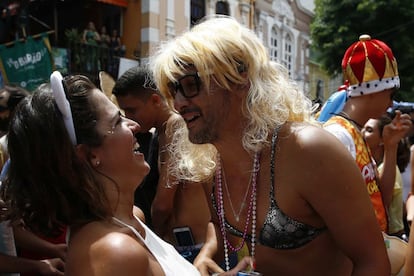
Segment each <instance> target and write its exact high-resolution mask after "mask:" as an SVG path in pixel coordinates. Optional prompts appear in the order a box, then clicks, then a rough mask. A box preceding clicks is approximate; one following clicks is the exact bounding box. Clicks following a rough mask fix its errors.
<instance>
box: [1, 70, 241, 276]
mask: <svg viewBox="0 0 414 276" xmlns="http://www.w3.org/2000/svg"><path fill="white" fill-rule="evenodd" d="M50 86H51V88H52V89H50ZM50 86H49V85H42V86H41V87H39V89H38V90H37V91H36V92H35V93H34V94H33V95H31V96H29V97H27V98H26V99H25V100H23V101H22V102H21V104H20V105H19V107H18V108H17V110H16V112H15V116H14V117H13V119H12V121H11V128H10V129H11V130H10V133H9V144H8V146H9V149H10V159H11V163H10V170H9V173H8V175H7V177H6V181H5V183H4V191H3V192H4V194H3V195H4V198H5V201H6V203H7V204H8V206H9V207H10V213H9V218H10V219H11V220H12V221H19V220H22V221H23V222H24V223H25V224H26V226H27V227H29V228H30V229H35V230H39V231H41V232H44V233H53V231H54V230H55V229H57V228H58V227H59V226H60V225H62V224H63V225H69V226H70V229H71V232H70V237H69V247H68V256H67V260H66V266H65V275H69V276H70V275H77V276H82V275H88V276H90V275H137V273H139V274H140V275H199V272H198V271H197V269H196V268H195V267H194V266H192V265H191V264H190V263H189V262H188V261H186V260H185V259H184V258H183V257H181V256H180V255H179V254H178V253H177V252H176V251H175V249H174V247H172V246H171V245H169V244H167V243H165V242H164V241H162V240H161V239H160V238H159V237H158V236H156V235H155V234H154V233H153V232H152V231H151V230H150V229H149V228H148V227H146V226H145V224H144V223H143V213H142V212H141V211H140V210H139V209H138V208H136V207H134V191H135V190H136V188H137V186H138V185H139V183H141V181H142V180H143V178H144V177H145V176H146V175H147V173H148V172H149V166H148V164H147V163H146V162H145V160H144V156H143V154H142V153H141V152H139V145H138V144H137V142H136V138H135V134H136V133H137V132H138V131H139V129H140V126H139V125H138V124H137V123H135V122H134V121H131V120H129V119H126V118H125V117H123V116H122V115H121V113H120V111H119V109H118V107H117V106H116V105H114V104H113V103H112V102H111V101H110V100H109V99H108V98H107V97H106V96H105V94H104V93H102V92H101V91H100V90H99V89H97V88H96V87H95V85H94V84H93V83H92V82H91V81H90V80H89V79H88V78H86V77H84V76H79V75H78V76H69V77H67V78H65V79H63V78H62V76H61V75H60V73H58V72H54V73H53V74H52V76H51V85H50ZM50 90H52V91H50ZM246 262H247V261H246ZM246 265H247V263H246ZM240 268H244V263H241V264H240ZM233 273H234V272H233ZM223 275H232V274H223Z"/></svg>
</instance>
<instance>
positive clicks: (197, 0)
mask: <svg viewBox="0 0 414 276" xmlns="http://www.w3.org/2000/svg"><path fill="white" fill-rule="evenodd" d="M205 7H206V6H205V3H204V0H191V18H190V20H191V22H190V25H191V26H193V25H195V24H197V22H198V21H199V20H200V19H201V18H203V17H204V16H205V15H206V8H205Z"/></svg>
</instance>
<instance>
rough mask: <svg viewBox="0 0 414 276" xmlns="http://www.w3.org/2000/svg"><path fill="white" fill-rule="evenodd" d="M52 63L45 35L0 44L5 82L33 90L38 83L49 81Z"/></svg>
mask: <svg viewBox="0 0 414 276" xmlns="http://www.w3.org/2000/svg"><path fill="white" fill-rule="evenodd" d="M52 64H53V63H52V55H51V51H50V44H49V38H48V37H47V35H42V36H41V37H40V38H38V39H33V38H32V37H28V38H27V39H26V40H25V41H22V42H20V41H18V42H15V43H14V44H13V45H12V46H11V47H6V46H4V45H0V69H1V71H2V75H3V78H4V80H5V83H14V84H17V85H20V86H21V87H23V88H25V89H27V90H29V91H33V90H34V89H36V88H37V87H38V86H39V85H40V84H42V83H44V82H49V77H50V74H51V73H52V70H53V66H52Z"/></svg>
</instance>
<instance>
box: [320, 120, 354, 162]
mask: <svg viewBox="0 0 414 276" xmlns="http://www.w3.org/2000/svg"><path fill="white" fill-rule="evenodd" d="M323 128H324V129H325V130H327V131H328V132H330V133H331V134H333V135H335V136H336V138H338V139H339V140H340V141H341V142H342V144H344V146H345V147H346V149H347V150H348V151H349V152H350V153H351V155H352V157H353V158H354V159H356V149H355V142H354V139H352V136H351V134H349V132H348V131H347V130H346V128H344V127H343V126H341V125H340V124H336V123H335V124H329V125H327V126H324V127H323Z"/></svg>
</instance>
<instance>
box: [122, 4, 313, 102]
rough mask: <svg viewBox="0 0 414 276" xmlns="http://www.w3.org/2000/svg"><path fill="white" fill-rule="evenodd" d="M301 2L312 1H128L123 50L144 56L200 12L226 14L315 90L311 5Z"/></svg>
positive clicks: (295, 77)
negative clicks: (311, 61)
mask: <svg viewBox="0 0 414 276" xmlns="http://www.w3.org/2000/svg"><path fill="white" fill-rule="evenodd" d="M304 3H305V4H306V3H308V4H309V3H313V1H309V0H303V1H300V0H256V1H254V0H227V1H223V0H219V1H217V0H142V1H128V7H127V8H126V10H125V13H124V18H123V21H124V30H123V34H124V43H125V44H126V48H127V49H130V50H129V51H128V50H127V56H132V55H133V56H135V57H137V58H139V59H140V60H141V62H145V60H146V59H147V58H148V56H149V55H150V54H151V51H153V49H154V48H155V47H156V46H157V45H158V44H159V43H160V42H161V41H164V40H168V39H170V38H173V37H175V36H176V35H178V34H180V33H181V32H183V31H186V30H188V29H189V28H190V27H191V26H192V25H193V24H195V23H196V22H197V20H198V19H200V18H202V17H203V16H205V15H211V14H216V13H219V14H227V15H230V16H233V17H235V18H237V19H238V20H239V21H240V22H241V23H242V24H244V25H245V26H247V27H249V28H251V29H253V30H254V31H255V32H256V33H257V34H258V36H259V37H260V38H261V39H262V41H263V43H264V45H265V46H266V47H267V48H268V49H269V55H270V58H271V59H272V60H275V61H277V62H280V63H282V64H283V65H284V66H285V67H286V68H287V70H288V72H289V75H290V77H291V78H292V79H293V80H295V81H296V82H297V83H298V85H299V86H300V87H301V89H303V90H304V91H305V93H307V94H309V95H315V93H316V87H317V80H314V79H311V76H312V74H311V73H310V66H309V56H310V54H309V51H310V50H309V49H310V43H311V39H310V23H311V20H312V17H313V6H312V5H305V4H304ZM311 98H314V96H311Z"/></svg>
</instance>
